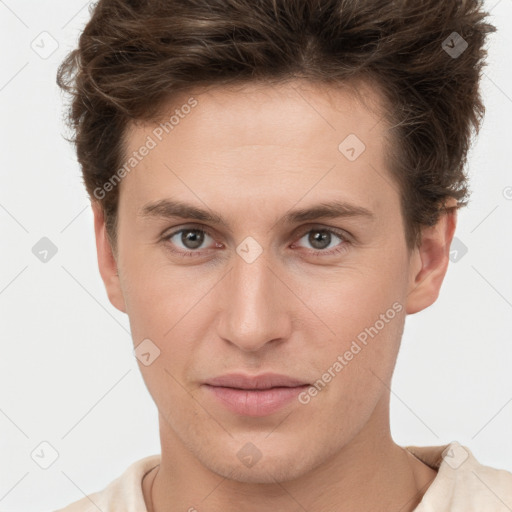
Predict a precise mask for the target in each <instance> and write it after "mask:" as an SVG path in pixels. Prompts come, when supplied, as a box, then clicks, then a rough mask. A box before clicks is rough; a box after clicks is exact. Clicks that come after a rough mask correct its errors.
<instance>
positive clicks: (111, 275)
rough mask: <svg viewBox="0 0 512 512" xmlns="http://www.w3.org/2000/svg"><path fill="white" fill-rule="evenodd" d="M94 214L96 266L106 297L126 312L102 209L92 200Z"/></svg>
mask: <svg viewBox="0 0 512 512" xmlns="http://www.w3.org/2000/svg"><path fill="white" fill-rule="evenodd" d="M91 206H92V211H93V214H94V232H95V234H96V251H97V254H98V267H99V270H100V274H101V278H102V279H103V283H104V284H105V289H106V291H107V295H108V298H109V300H110V302H111V303H112V305H113V306H114V307H116V308H117V309H119V311H122V312H123V313H126V304H125V301H124V295H123V291H122V288H121V282H120V279H119V276H118V275H117V273H118V267H117V261H116V259H115V257H114V254H113V251H112V247H111V245H110V241H109V239H108V236H107V230H106V227H105V218H104V214H103V210H102V208H101V206H100V205H99V203H97V202H96V201H93V202H92V205H91Z"/></svg>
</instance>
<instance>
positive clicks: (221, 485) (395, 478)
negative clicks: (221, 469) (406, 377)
mask: <svg viewBox="0 0 512 512" xmlns="http://www.w3.org/2000/svg"><path fill="white" fill-rule="evenodd" d="M376 412H378V411H376ZM374 416H375V417H376V418H377V417H379V416H378V415H375V414H374ZM380 417H383V416H382V415H381V416H380ZM372 420H373V417H372V419H371V420H370V421H369V422H368V423H367V424H366V425H365V427H364V428H363V430H361V431H360V432H359V433H358V434H357V435H356V436H355V437H354V439H353V440H352V441H351V442H350V443H348V444H347V445H345V446H344V447H343V448H342V449H341V450H340V451H339V452H337V453H334V454H332V456H331V457H330V458H329V459H328V460H326V461H324V463H323V464H322V465H320V466H318V467H316V468H314V469H312V470H311V471H310V472H308V473H307V474H305V475H303V476H302V477H300V478H297V479H295V480H288V481H284V482H278V481H276V482H275V483H270V484H269V483H247V482H239V481H236V480H231V479H229V478H224V477H222V476H220V475H218V474H216V473H214V472H212V471H210V470H209V469H208V468H205V467H204V466H203V465H202V464H201V463H200V462H199V461H198V460H197V459H196V458H195V457H194V456H193V455H192V453H191V452H190V451H189V450H188V449H187V448H186V447H185V446H184V445H183V444H182V443H181V442H180V440H179V439H178V438H177V436H176V434H175V433H174V431H173V430H172V429H171V428H170V427H169V425H168V424H167V423H166V422H165V421H164V420H162V419H161V421H160V434H161V443H162V460H161V464H160V466H159V467H158V468H157V469H155V470H154V471H153V472H152V475H150V476H151V478H147V479H145V481H144V483H143V492H144V498H145V500H146V503H147V504H148V512H161V511H163V510H165V511H168V512H174V511H178V510H186V511H189V510H190V511H192V512H193V511H201V512H202V511H206V510H207V511H211V512H218V511H223V512H235V511H237V512H240V510H241V508H240V503H243V504H244V506H243V512H257V511H261V510H280V511H283V512H288V511H290V512H291V511H296V510H297V509H301V510H308V512H320V511H322V512H327V511H339V510H358V511H362V512H363V511H368V512H369V511H372V512H379V511H382V512H384V511H388V510H400V511H401V512H412V511H413V510H414V509H415V508H416V506H417V505H418V503H419V502H420V501H421V499H422V497H423V495H424V493H425V492H426V490H427V488H428V487H429V485H430V483H431V482H432V481H433V479H434V478H435V476H436V472H435V471H434V470H432V469H431V468H429V467H428V466H426V465H425V464H423V463H422V462H421V461H419V460H418V459H417V458H416V457H414V456H413V455H412V454H410V453H408V452H407V451H405V450H404V449H403V448H401V447H400V446H398V445H396V444H395V443H394V442H393V441H392V439H391V436H390V433H389V427H387V428H382V425H379V424H377V423H376V422H375V421H372ZM388 424H389V423H388Z"/></svg>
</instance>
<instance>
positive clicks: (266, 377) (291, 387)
mask: <svg viewBox="0 0 512 512" xmlns="http://www.w3.org/2000/svg"><path fill="white" fill-rule="evenodd" d="M309 385H310V384H309V383H307V382H305V381H304V380H300V379H295V378H293V377H288V376H286V375H280V374H276V373H265V374H261V375H244V374H241V373H232V374H229V375H222V376H220V377H215V378H213V379H209V380H207V381H205V382H204V383H203V387H204V389H205V390H206V391H207V392H208V393H210V394H211V396H212V397H213V398H214V399H216V400H217V402H218V403H220V404H221V405H223V406H224V407H225V408H226V409H228V410H230V411H231V412H234V413H236V414H240V415H244V416H252V417H258V416H267V415H269V414H272V413H274V412H277V411H278V410H280V409H282V408H283V407H284V406H285V405H287V404H289V403H290V402H291V401H293V400H294V399H295V398H296V397H297V395H298V394H299V393H300V392H301V391H303V390H304V389H306V388H307V387H309Z"/></svg>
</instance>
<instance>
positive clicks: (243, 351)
mask: <svg viewBox="0 0 512 512" xmlns="http://www.w3.org/2000/svg"><path fill="white" fill-rule="evenodd" d="M192 96H193V100H191V99H190V98H191V97H192ZM365 97H366V98H367V99H368V100H369V101H371V102H372V104H373V105H378V101H379V98H378V96H377V95H376V93H375V92H374V91H372V90H371V89H368V90H367V91H366V93H365ZM187 102H188V103H187ZM194 102H195V103H194ZM185 104H189V105H192V104H193V105H194V106H193V107H191V108H182V109H180V106H182V105H185ZM176 108H178V109H179V110H180V112H179V114H180V115H178V117H179V122H177V123H175V124H173V128H172V130H171V129H169V125H167V130H164V129H162V126H161V125H159V124H158V123H154V124H153V123H147V124H139V125H137V126H132V127H131V129H130V131H129V132H128V133H127V136H126V143H127V146H126V147H127V159H128V158H129V157H130V155H133V152H138V154H139V156H140V154H141V153H144V154H145V155H144V156H143V157H141V158H140V160H138V161H137V164H136V165H135V166H134V168H133V169H132V170H131V171H130V172H129V173H127V174H126V176H125V177H124V178H123V180H122V182H121V184H120V187H121V189H120V202H119V212H118V213H119V216H118V251H117V257H116V259H117V261H116V264H117V268H118V270H119V277H116V276H115V275H114V274H115V272H114V270H115V266H112V268H110V267H109V266H108V263H107V260H108V258H107V256H106V254H107V252H108V249H107V248H106V247H107V246H106V245H102V243H101V241H100V242H98V250H99V256H100V269H101V271H102V276H103V278H104V280H105V283H106V285H107V290H108V292H109V297H110V300H111V301H112V303H113V304H114V305H115V306H116V307H118V308H119V309H120V310H122V311H125V312H126V313H127V314H128V315H129V319H130V325H131V329H132V334H133V340H134V345H135V346H138V345H139V344H140V343H141V342H143V340H146V341H144V342H143V343H145V345H141V347H144V350H142V352H143V353H145V354H146V355H145V356H144V357H143V358H141V359H142V360H144V363H145V364H143V363H142V362H140V363H139V366H140V369H141V372H142V375H143V378H144V380H145V382H146V385H147V387H148V390H149V392H150V393H151V396H152V397H153V399H154V401H155V403H156V405H157V407H158V410H159V415H160V424H161V432H165V436H166V438H167V440H168V442H169V444H170V445H172V444H174V445H175V446H178V445H180V446H184V447H186V448H187V449H188V450H189V452H190V453H192V454H193V455H194V456H195V458H196V459H197V460H198V461H199V462H200V463H201V464H202V465H203V466H204V467H205V468H208V469H209V470H211V471H214V472H216V473H218V474H220V475H222V476H228V475H229V476H230V478H234V479H237V480H240V481H246V482H273V481H274V479H279V480H280V481H283V480H287V479H292V478H296V477H299V476H301V475H304V474H306V473H307V472H308V471H311V470H312V469H313V468H315V467H318V466H319V465H320V464H322V463H325V462H326V461H327V460H329V459H330V458H331V457H332V456H333V454H336V453H340V452H341V450H343V449H344V448H346V447H347V446H349V445H350V443H351V442H353V441H354V440H356V439H358V438H359V437H361V436H362V433H363V432H365V431H369V430H370V429H373V431H374V433H375V432H378V431H379V429H382V428H385V425H386V424H387V422H388V418H387V417H386V414H387V409H386V404H387V402H388V400H389V391H388V388H387V385H389V382H390V379H391V375H392V372H393V368H394V365H395V359H396V356H397V351H398V348H399V343H400V338H401V334H402V330H403V325H404V318H405V315H406V313H411V312H415V311H417V310H420V309H423V308H424V307H426V306H427V305H429V302H430V303H431V302H433V301H434V300H435V295H436V283H438V284H439V285H440V281H439V279H442V276H441V277H439V276H440V275H441V274H444V272H443V269H442V268H441V270H439V272H438V271H437V270H435V271H434V269H433V268H430V269H429V268H427V267H428V264H427V263H425V262H427V260H428V261H430V264H431V263H432V261H433V259H432V258H430V259H429V258H423V256H422V255H421V253H420V252H418V251H414V252H412V253H409V251H408V249H407V247H406V242H405V235H404V222H403V219H402V216H401V210H400V196H399V192H398V188H397V187H396V186H395V185H394V182H393V179H392V178H391V174H390V173H389V170H388V169H387V168H386V164H385V159H384V154H385V144H386V141H385V134H386V126H385V123H384V122H383V121H382V119H381V118H380V116H379V114H378V113H377V111H376V110H375V109H373V110H368V109H367V108H366V107H365V105H363V104H362V103H361V102H360V101H358V100H357V99H356V98H355V97H354V96H353V95H352V94H351V93H350V91H349V90H348V89H347V90H342V89H339V90H338V89H336V90H334V89H327V88H325V87H323V88H321V87H319V86H314V85H311V84H310V85H308V84H306V83H304V82H293V83H289V84H286V85H285V84H282V85H279V86H270V85H266V86H262V85H256V84H252V85H248V86H245V87H244V88H239V89H236V90H235V89H228V88H225V87H224V88H213V89H210V90H209V91H203V92H201V93H198V94H194V95H190V96H184V97H183V101H180V102H174V103H173V105H172V106H170V107H169V111H168V112H167V111H163V112H162V116H163V118H164V119H169V118H170V116H171V115H173V114H175V110H176ZM185 112H188V113H185ZM178 117H177V118H178ZM177 118H176V119H177ZM164 126H165V125H164ZM167 131H168V133H167ZM351 134H352V135H351ZM347 137H348V139H347ZM363 144H364V146H363ZM143 146H146V147H149V150H148V151H145V150H141V148H142V147H143ZM363 148H364V151H362V149H363ZM178 202H179V206H180V208H178V207H177V206H178ZM187 208H188V209H187ZM199 210H201V211H203V212H204V213H203V214H202V215H196V214H197V212H198V211H199ZM96 227H97V237H98V239H100V238H102V237H103V235H104V231H101V229H102V224H101V217H100V215H99V213H97V216H96ZM422 262H423V263H422ZM422 265H423V266H424V267H425V268H423V267H422ZM425 269H426V270H425ZM111 270H112V272H111ZM422 272H423V273H422ZM423 275H426V276H427V277H425V278H424V279H423V280H422V279H420V277H421V276H423ZM435 276H437V281H436V280H435V279H433V278H434V277H435ZM422 290H423V291H422ZM148 340H150V341H148ZM158 351H159V352H158ZM148 354H149V355H148ZM269 373H272V374H279V375H281V376H284V377H287V378H289V379H293V382H292V381H287V382H284V383H283V382H278V381H272V380H266V379H265V378H261V379H256V380H253V381H251V380H248V381H246V382H241V381H237V380H233V379H231V380H229V379H228V380H227V381H215V380H213V379H216V378H219V377H222V376H226V375H232V374H238V375H240V374H241V375H243V376H246V377H251V376H261V375H263V374H269ZM215 384H216V385H215ZM259 387H267V388H268V387H273V388H274V389H273V390H269V389H267V390H266V391H262V390H261V389H260V390H259V391H254V389H255V388H259ZM234 388H237V389H234ZM240 388H245V389H246V390H245V391H243V390H241V389H240ZM247 388H251V389H253V391H247ZM251 461H252V462H251ZM254 461H256V463H254Z"/></svg>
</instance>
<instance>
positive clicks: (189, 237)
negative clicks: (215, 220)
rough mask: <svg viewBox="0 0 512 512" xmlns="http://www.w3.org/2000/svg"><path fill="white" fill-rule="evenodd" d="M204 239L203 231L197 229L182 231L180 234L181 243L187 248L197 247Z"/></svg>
mask: <svg viewBox="0 0 512 512" xmlns="http://www.w3.org/2000/svg"><path fill="white" fill-rule="evenodd" d="M203 240H204V233H202V232H201V231H199V230H197V229H192V230H188V231H184V232H183V233H182V235H181V241H182V242H183V245H185V247H187V248H188V249H197V248H198V247H200V246H201V244H202V243H203Z"/></svg>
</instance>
